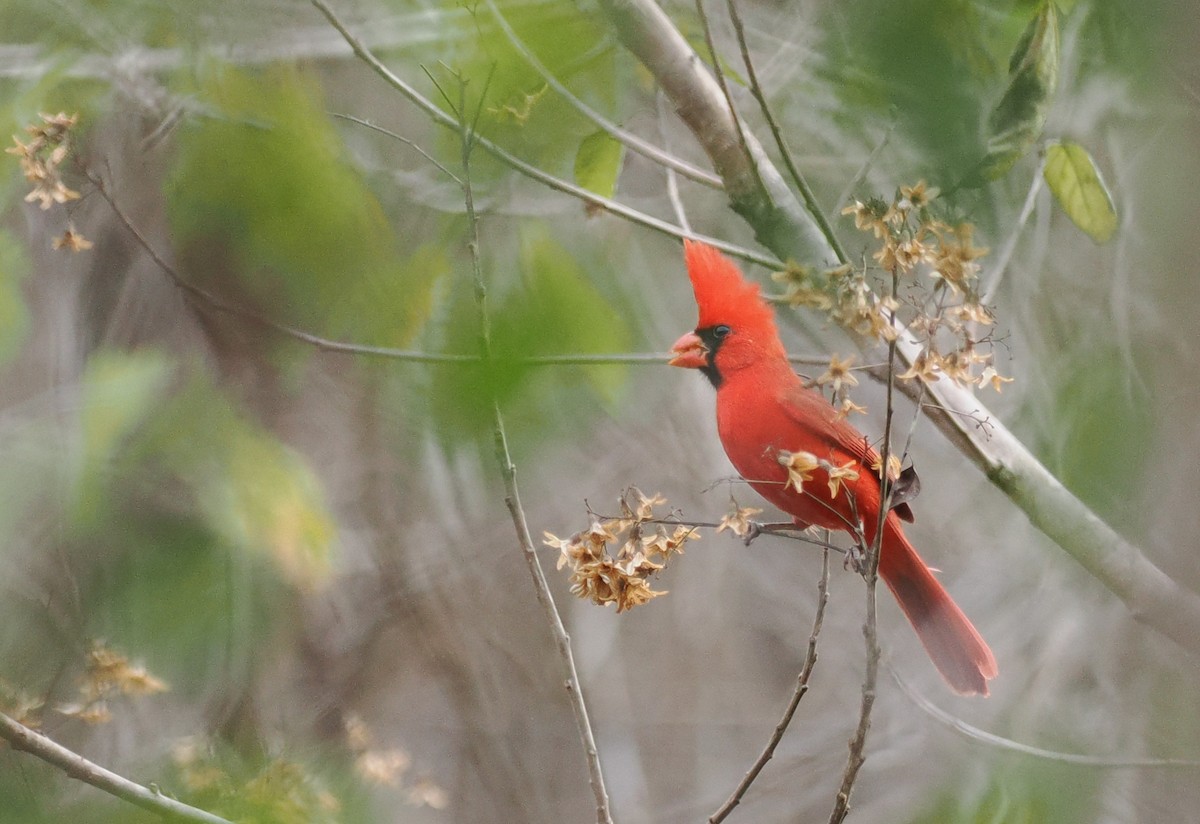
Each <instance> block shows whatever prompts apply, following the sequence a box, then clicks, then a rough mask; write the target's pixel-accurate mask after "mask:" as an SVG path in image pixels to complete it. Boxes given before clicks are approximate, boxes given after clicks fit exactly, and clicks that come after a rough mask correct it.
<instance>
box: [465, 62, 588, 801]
mask: <svg viewBox="0 0 1200 824" xmlns="http://www.w3.org/2000/svg"><path fill="white" fill-rule="evenodd" d="M458 80H459V84H460V85H459V102H458V106H457V109H456V114H457V115H458V124H459V126H458V128H459V134H460V143H461V148H462V153H461V158H462V181H463V186H462V189H463V199H464V202H465V204H466V211H467V223H468V226H469V232H470V235H469V237H470V240H469V241H468V244H467V246H468V249H469V251H470V256H471V275H472V282H473V286H474V292H475V304H476V308H477V310H478V313H479V350H480V355H481V357H482V358H483V360H484V362H485V363H487V362H490V361H491V360H492V341H491V318H490V316H489V314H488V306H487V285H486V284H485V282H484V279H483V268H482V266H481V264H480V260H479V216H478V215H477V214H476V212H475V199H474V192H473V190H472V188H471V154H472V152H473V151H474V148H475V145H476V143H477V141H478V140H479V136H478V135H477V134H476V132H475V126H476V124H477V123H478V118H479V112H478V111H476V114H475V120H474V121H473V122H471V123H470V124H468V123H467V119H466V111H465V106H466V94H465V87H466V83H465V81H464V80H462V78H458ZM482 105H483V104H482V98H481V102H480V107H481V108H482ZM491 404H492V432H493V438H494V442H495V454H496V461H497V463H499V465H500V474H501V476H502V478H503V481H504V502H505V504H506V505H507V507H508V512H509V516H510V517H511V518H512V522H513V527H514V528H515V529H516V533H517V541H518V542H519V543H520V546H521V553H522V555H523V556H524V558H525V563H526V565H527V566H528V568H529V575H530V577H531V578H532V579H533V586H534V590H535V591H536V593H537V599H538V603H539V604H540V605H541V607H542V611H543V612H544V613H545V616H546V622H547V623H548V624H549V626H550V632H551V634H552V635H553V636H554V642H555V646H556V647H557V649H558V654H559V662H560V664H561V667H562V671H563V680H564V686H565V687H566V690H567V696H568V698H569V699H570V702H571V709H572V710H573V711H574V714H575V724H576V727H577V728H578V731H579V737H580V741H581V742H582V744H583V750H584V756H585V758H586V760H587V768H588V778H589V781H590V783H591V787H592V794H593V796H594V797H595V802H596V821H597V824H612V814H611V812H610V810H609V802H608V791H607V789H606V788H605V785H604V773H603V771H602V770H601V767H600V755H599V752H598V751H597V749H596V738H595V735H594V734H593V732H592V725H591V721H590V720H589V719H588V710H587V704H586V703H585V702H584V698H583V692H582V691H581V689H580V686H579V673H578V672H577V671H576V669H575V656H574V654H573V653H572V651H571V638H570V636H569V635H567V630H566V627H565V626H564V625H563V622H562V616H561V615H559V612H558V607H556V606H555V604H554V596H553V595H552V594H551V592H550V585H549V584H548V583H547V581H546V575H545V573H544V572H543V571H542V565H541V562H540V561H539V560H538V557H537V550H536V549H535V547H534V543H533V537H532V536H531V535H530V533H529V523H528V522H527V520H526V518H525V510H524V508H523V507H522V506H521V496H520V490H519V489H518V487H517V468H516V466H515V465H514V464H513V462H512V455H511V453H510V452H509V448H508V434H507V431H506V429H505V426H504V416H503V415H502V414H501V412H500V404H499V403H498V402H497V400H496V399H495V398H494V397H493V398H492V400H491Z"/></svg>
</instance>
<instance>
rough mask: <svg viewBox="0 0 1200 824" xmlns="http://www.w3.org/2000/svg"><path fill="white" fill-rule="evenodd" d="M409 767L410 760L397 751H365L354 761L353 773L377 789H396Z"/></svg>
mask: <svg viewBox="0 0 1200 824" xmlns="http://www.w3.org/2000/svg"><path fill="white" fill-rule="evenodd" d="M410 766H412V758H411V757H410V756H409V754H408V753H406V752H405V751H404V750H398V749H391V750H366V751H365V752H362V753H359V755H358V757H357V758H355V759H354V771H355V772H357V773H358V776H359V778H361V779H362V780H363V781H365V782H366V783H368V784H374V785H375V786H379V787H398V786H399V785H400V782H401V781H403V779H404V773H406V772H407V771H408V768H409V767H410Z"/></svg>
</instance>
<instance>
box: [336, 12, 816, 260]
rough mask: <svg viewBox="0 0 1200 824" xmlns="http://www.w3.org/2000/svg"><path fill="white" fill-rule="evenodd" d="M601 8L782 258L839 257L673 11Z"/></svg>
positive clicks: (732, 197)
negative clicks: (738, 119)
mask: <svg viewBox="0 0 1200 824" xmlns="http://www.w3.org/2000/svg"><path fill="white" fill-rule="evenodd" d="M319 1H320V0H313V2H319ZM600 8H601V10H602V11H603V12H604V14H605V15H606V16H607V17H608V20H609V22H610V23H611V24H612V26H613V28H614V29H615V30H616V32H617V36H618V37H619V38H620V39H621V42H622V43H623V44H624V45H625V48H627V49H629V51H630V52H632V53H633V55H634V56H635V57H636V58H637V59H638V60H640V61H641V62H642V64H643V65H645V67H646V68H647V69H648V70H649V71H650V73H651V74H652V75H654V79H655V80H657V81H658V84H659V85H660V86H661V87H662V88H663V91H665V92H666V93H667V96H668V97H669V98H670V99H671V102H672V103H673V104H674V105H675V111H676V112H677V113H678V114H679V116H680V117H681V118H682V119H683V121H684V122H685V123H686V124H687V126H688V128H689V129H690V130H691V132H692V134H693V135H694V136H695V137H696V139H697V140H699V141H700V144H701V145H702V146H703V147H704V151H705V152H706V153H707V154H708V156H709V158H711V159H712V162H713V167H714V168H715V169H716V170H717V174H719V175H720V176H721V177H722V179H724V181H725V191H726V192H727V193H728V195H729V201H730V206H731V207H732V208H733V210H734V211H735V212H737V213H738V214H739V215H741V216H742V217H743V218H745V219H746V222H747V223H749V224H750V226H751V228H753V229H754V231H755V234H756V236H757V237H758V240H759V242H760V243H762V244H763V246H766V247H767V248H768V249H771V250H772V251H773V252H775V254H777V255H778V256H779V257H780V258H782V259H783V260H787V259H788V258H794V259H796V260H816V261H820V262H832V261H833V260H834V255H833V252H832V250H831V249H830V247H829V244H828V243H827V242H826V241H825V239H824V237H822V236H821V233H820V231H818V230H817V228H816V225H815V224H814V223H813V222H812V221H811V220H810V219H809V218H808V216H807V215H806V214H805V212H804V208H803V207H802V206H801V205H800V202H799V201H798V200H796V196H795V195H794V194H792V191H791V189H789V188H788V186H787V183H786V182H785V181H784V179H783V177H782V176H781V175H780V174H779V171H778V170H777V169H776V168H775V167H774V166H773V165H772V164H771V162H770V160H768V159H767V156H766V153H765V152H764V151H763V148H762V145H761V144H760V143H759V142H758V140H757V139H755V137H754V135H752V134H749V133H747V134H746V135H745V138H746V151H743V150H742V143H741V140H740V138H739V137H738V129H737V126H736V124H735V123H734V119H733V116H732V115H731V114H730V112H729V106H728V105H727V104H726V102H725V97H724V96H723V95H722V94H721V89H720V87H719V86H718V85H717V82H716V80H714V79H713V76H712V75H711V74H709V72H708V71H707V70H706V69H705V68H704V63H703V61H701V60H700V58H699V57H697V56H696V53H695V52H694V51H692V49H691V47H690V46H689V45H688V44H687V41H686V40H684V39H683V35H681V34H680V33H679V31H678V29H676V28H675V26H674V24H672V23H671V20H670V18H669V17H667V15H666V13H665V12H663V10H662V9H661V8H659V7H658V5H657V4H656V3H655V2H654V0H600ZM759 178H761V180H762V185H761V186H760V185H759Z"/></svg>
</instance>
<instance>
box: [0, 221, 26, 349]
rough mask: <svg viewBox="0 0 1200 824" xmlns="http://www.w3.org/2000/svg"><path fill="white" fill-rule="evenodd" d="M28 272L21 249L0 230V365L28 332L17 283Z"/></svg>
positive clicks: (7, 233)
mask: <svg viewBox="0 0 1200 824" xmlns="http://www.w3.org/2000/svg"><path fill="white" fill-rule="evenodd" d="M28 272H29V260H28V258H27V257H26V256H25V250H24V248H23V247H22V246H21V244H20V243H19V242H18V241H17V240H16V238H14V237H13V236H12V235H11V234H10V233H9V232H7V231H5V230H3V229H0V363H3V362H5V361H7V360H8V359H9V358H10V357H12V356H13V355H14V354H16V351H17V348H18V347H19V346H20V345H21V343H22V341H24V340H25V333H26V332H27V331H28V330H29V312H28V311H27V309H26V307H25V298H24V296H23V295H22V294H21V281H22V280H23V279H24V277H25V275H26V274H27V273H28Z"/></svg>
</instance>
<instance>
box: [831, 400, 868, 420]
mask: <svg viewBox="0 0 1200 824" xmlns="http://www.w3.org/2000/svg"><path fill="white" fill-rule="evenodd" d="M852 412H857V413H858V414H860V415H865V414H867V408H866V407H865V406H859V405H858V404H856V403H855V402H854V401H852V400H850V398H848V397H847V398H842V402H841V403H840V404H838V407H837V413H838V417H839V418H846V417H849V416H850V414H851V413H852Z"/></svg>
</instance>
